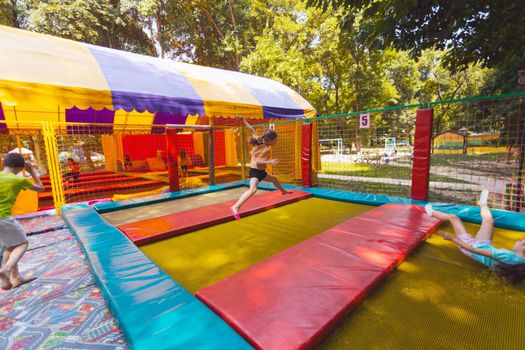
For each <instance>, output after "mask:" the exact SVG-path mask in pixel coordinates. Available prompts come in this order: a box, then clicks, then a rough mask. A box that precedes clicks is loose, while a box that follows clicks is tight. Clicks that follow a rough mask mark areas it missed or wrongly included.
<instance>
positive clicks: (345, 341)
mask: <svg viewBox="0 0 525 350" xmlns="http://www.w3.org/2000/svg"><path fill="white" fill-rule="evenodd" d="M466 226H467V230H468V231H469V232H470V233H471V234H472V235H475V234H476V232H477V230H478V229H479V226H478V225H473V224H467V225H466ZM442 229H444V230H446V231H448V232H453V230H452V228H451V227H450V226H449V225H445V226H443V227H442ZM524 236H525V233H523V232H515V231H509V230H503V229H496V230H495V232H494V245H495V246H497V247H501V248H507V249H511V248H512V246H513V242H514V241H516V240H517V239H519V238H523V237H524ZM319 348H320V349H323V350H324V349H363V350H364V349H366V350H370V349H372V350H374V349H376V350H379V349H381V350H383V349H385V350H386V349H395V350H397V349H425V350H427V349H440V350H441V349H443V350H446V349H458V350H459V349H476V350H479V349H502V350H503V349H504V350H512V349H516V350H517V349H525V283H521V284H520V285H518V286H509V285H507V284H505V283H503V282H502V281H501V280H499V279H498V278H497V277H496V276H495V275H494V274H493V273H492V272H490V271H489V270H488V269H487V268H485V267H484V266H482V265H480V264H478V263H477V262H475V261H474V260H472V259H470V258H468V257H466V256H465V255H463V254H462V253H461V252H460V251H459V249H457V248H456V246H455V245H454V244H453V243H451V242H448V241H444V240H443V239H442V238H441V237H440V236H439V235H437V234H434V235H433V236H432V237H430V238H429V239H428V240H427V241H426V242H424V243H422V244H421V245H420V246H419V247H418V248H417V249H416V251H414V253H413V254H412V255H411V256H410V257H409V258H408V259H407V260H406V261H405V262H404V263H402V264H401V265H400V266H399V267H398V269H397V271H395V272H393V273H392V274H391V275H390V276H389V277H387V279H386V280H385V281H384V282H382V283H381V284H380V285H379V287H378V288H377V289H376V290H375V292H373V293H372V294H371V295H370V296H369V297H368V298H367V299H366V300H365V301H364V302H363V303H362V304H361V305H360V306H359V307H358V308H357V309H355V310H354V312H353V313H352V314H351V315H350V316H349V317H348V319H347V320H346V321H345V322H344V323H343V324H342V325H341V326H340V327H339V328H338V329H337V330H336V331H334V332H333V333H332V335H331V336H330V337H329V338H327V339H326V340H325V342H324V343H323V344H322V345H321V346H320V347H319Z"/></svg>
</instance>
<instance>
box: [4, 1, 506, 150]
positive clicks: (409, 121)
mask: <svg viewBox="0 0 525 350" xmlns="http://www.w3.org/2000/svg"><path fill="white" fill-rule="evenodd" d="M310 2H311V3H317V4H321V5H324V7H322V8H315V7H308V6H307V4H306V1H303V0H267V1H263V0H215V1H212V0H187V1H178V0H43V1H36V0H26V1H16V0H9V1H7V0H0V23H4V24H7V25H12V26H20V27H23V28H27V29H29V30H34V31H38V32H43V33H48V34H52V35H57V36H61V37H65V38H69V39H73V40H78V41H84V42H88V43H93V44H97V45H102V46H107V47H112V48H116V49H122V50H127V51H133V52H137V53H142V54H147V55H156V56H160V57H167V58H173V59H177V60H182V61H188V62H193V63H197V64H202V65H206V66H212V67H219V68H226V69H232V70H240V71H243V72H247V73H251V74H255V75H259V76H263V77H268V78H271V79H275V80H278V81H280V82H282V83H283V84H285V85H288V86H290V87H291V88H293V89H295V90H296V91H298V92H299V93H300V94H302V95H303V96H304V97H305V98H306V99H308V100H309V101H310V102H311V103H312V105H313V106H314V107H315V108H316V109H317V111H318V112H319V114H333V113H341V112H349V111H355V110H365V109H371V108H378V107H388V106H393V105H406V104H413V103H418V102H428V101H436V100H447V99H454V98H458V97H464V96H471V95H475V94H478V93H479V92H480V89H481V87H482V85H483V84H484V82H485V80H486V76H487V75H488V74H489V73H490V72H489V70H487V69H484V68H481V67H480V66H479V65H475V64H470V65H467V66H466V68H465V69H464V70H462V71H457V72H455V73H451V72H450V71H449V70H448V69H446V67H445V65H444V62H446V61H447V60H448V59H449V56H450V55H451V54H453V52H452V51H453V49H452V50H451V51H446V50H436V49H428V48H426V47H427V46H425V45H423V44H421V45H419V46H417V47H416V50H415V51H414V52H419V53H420V54H421V55H420V57H418V59H416V58H415V57H414V56H413V55H411V54H410V52H409V51H404V50H400V49H394V48H391V47H389V46H388V45H386V44H388V43H389V41H387V40H386V39H385V38H388V37H387V36H385V34H384V33H383V32H381V31H378V27H377V25H379V24H381V23H383V22H381V21H379V20H378V18H376V17H374V16H373V15H374V14H376V15H377V14H380V13H382V12H381V11H384V10H385V9H386V8H388V6H393V5H392V4H390V5H389V4H388V3H389V2H388V1H373V2H371V3H370V2H365V1H346V2H345V1H321V0H319V1H310ZM343 3H345V4H346V5H351V6H353V7H351V8H352V9H353V10H352V11H349V10H348V9H349V8H348V7H343V6H341V4H343ZM400 3H401V2H400ZM403 3H404V2H403ZM406 6H407V8H411V7H412V6H413V5H412V4H409V5H406ZM422 6H423V5H422ZM425 6H427V5H426V4H425V5H424V6H423V7H425ZM418 11H420V10H417V11H416V12H415V14H414V16H416V15H417V14H418V13H419V12H418ZM405 12H406V11H405ZM405 12H402V13H405ZM394 15H395V16H398V15H399V13H398V12H394ZM413 18H415V17H413V16H408V17H407V19H406V20H407V21H410V20H413ZM390 20H391V19H388V21H390ZM385 21H387V20H386V19H385ZM403 23H404V22H403V21H401V22H400V24H398V25H403ZM380 29H381V28H380ZM439 35H441V34H439ZM491 77H492V78H491V79H492V80H491V81H494V82H496V83H495V84H498V83H497V82H498V81H500V80H498V79H499V78H498V76H497V74H496V73H494V74H492V75H491ZM457 108H458V107H457V106H452V105H450V106H442V107H436V123H435V130H436V132H439V131H443V130H445V128H449V129H454V130H456V129H459V128H460V127H461V126H459V125H457V124H456V123H455V119H454V116H457V115H458V113H460V112H461V111H460V110H457ZM414 118H415V113H414V111H413V110H398V111H394V112H389V113H383V114H377V115H374V116H373V124H372V125H373V128H382V129H385V127H386V126H388V127H389V128H390V132H396V133H402V132H404V133H405V134H406V135H407V139H408V138H409V135H410V134H411V133H412V132H413V130H412V129H413V124H414ZM394 120H395V122H393V121H394ZM346 123H349V124H352V123H354V124H356V123H357V122H356V120H355V119H348V120H347V121H346ZM343 127H345V128H348V124H344V125H341V128H343ZM371 132H373V130H371ZM348 137H349V139H351V140H354V141H356V138H358V136H357V135H349V136H348ZM361 141H362V142H365V143H366V142H367V134H366V133H365V132H363V140H361Z"/></svg>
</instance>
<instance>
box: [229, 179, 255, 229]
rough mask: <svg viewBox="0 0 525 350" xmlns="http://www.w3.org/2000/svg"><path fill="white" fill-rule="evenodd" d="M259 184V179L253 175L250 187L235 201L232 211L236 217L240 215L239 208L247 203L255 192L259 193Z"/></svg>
mask: <svg viewBox="0 0 525 350" xmlns="http://www.w3.org/2000/svg"><path fill="white" fill-rule="evenodd" d="M257 186H259V179H257V178H255V177H252V178H251V179H250V188H249V189H248V190H247V191H246V192H244V193H243V194H242V195H241V197H240V198H239V200H238V201H237V203H235V205H234V206H233V207H232V212H233V215H234V216H235V218H236V219H237V216H238V215H239V209H240V208H241V206H242V205H243V204H244V203H246V201H247V200H248V199H250V198H251V197H252V196H253V195H254V194H255V193H257ZM236 215H237V216H236Z"/></svg>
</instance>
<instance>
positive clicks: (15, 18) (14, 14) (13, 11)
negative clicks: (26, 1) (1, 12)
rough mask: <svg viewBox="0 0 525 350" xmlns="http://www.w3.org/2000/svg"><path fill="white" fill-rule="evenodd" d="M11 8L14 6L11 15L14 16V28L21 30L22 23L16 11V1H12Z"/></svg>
mask: <svg viewBox="0 0 525 350" xmlns="http://www.w3.org/2000/svg"><path fill="white" fill-rule="evenodd" d="M11 6H12V10H11V15H12V16H13V18H12V20H13V22H12V24H13V27H15V28H20V21H19V20H18V11H17V10H16V0H11Z"/></svg>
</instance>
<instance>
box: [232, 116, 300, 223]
mask: <svg viewBox="0 0 525 350" xmlns="http://www.w3.org/2000/svg"><path fill="white" fill-rule="evenodd" d="M238 118H239V119H241V120H242V121H243V122H244V125H246V127H247V128H248V130H250V132H251V133H252V138H251V140H250V144H251V145H252V146H253V148H252V151H251V159H250V189H248V190H247V191H246V192H244V193H243V194H242V195H241V197H240V198H239V200H238V201H237V203H235V205H234V206H233V207H231V210H232V213H233V217H234V218H235V219H236V220H240V219H241V217H240V215H239V209H240V208H241V206H242V205H243V204H244V203H245V202H246V201H247V200H248V199H250V198H251V197H252V196H253V195H254V194H255V193H256V192H257V187H258V186H259V182H261V181H268V182H271V183H273V184H274V186H275V187H277V188H278V189H279V191H281V193H282V194H288V193H291V192H290V191H287V190H286V189H284V188H283V186H282V185H281V184H280V183H279V180H277V178H276V177H275V176H273V175H270V174H268V173H267V172H266V167H267V166H268V165H275V164H277V163H279V161H278V160H277V159H270V157H271V147H272V146H273V145H275V143H276V142H277V132H276V131H275V130H271V129H267V130H266V131H265V132H264V134H263V135H262V136H260V135H257V133H256V132H255V129H254V128H253V127H252V126H251V125H250V124H249V123H248V122H247V121H246V120H244V118H242V117H238Z"/></svg>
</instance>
